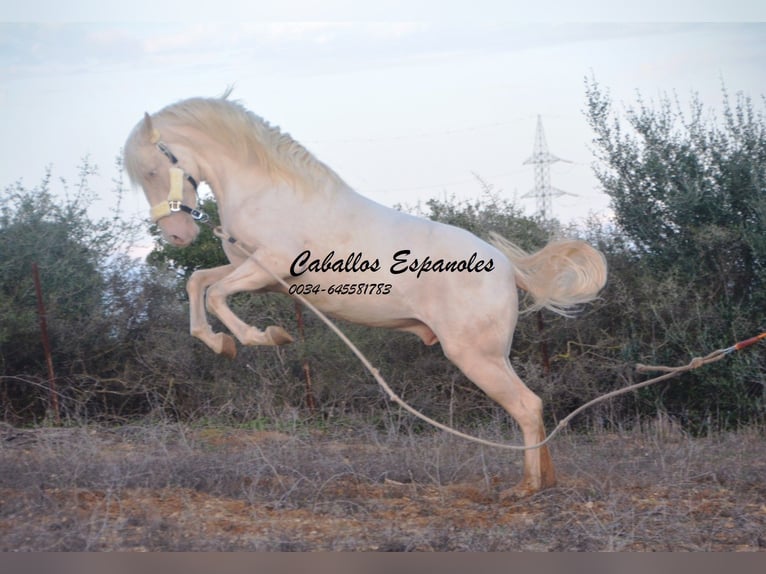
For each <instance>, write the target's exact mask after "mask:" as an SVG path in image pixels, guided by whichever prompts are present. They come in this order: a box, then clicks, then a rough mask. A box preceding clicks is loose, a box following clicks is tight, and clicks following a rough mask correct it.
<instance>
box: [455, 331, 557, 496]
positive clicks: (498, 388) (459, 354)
mask: <svg viewBox="0 0 766 574" xmlns="http://www.w3.org/2000/svg"><path fill="white" fill-rule="evenodd" d="M442 346H443V347H444V346H445V345H444V341H442ZM458 349H459V350H458V351H455V350H450V348H449V346H446V348H445V349H444V350H445V354H447V357H448V358H449V359H450V360H451V361H452V362H453V363H455V365H457V366H458V367H459V368H460V370H462V371H463V373H464V374H465V375H466V376H467V377H468V378H469V379H471V381H473V382H474V383H475V384H476V385H477V386H478V387H479V388H480V389H482V390H483V391H484V392H485V393H487V395H488V396H489V397H491V398H492V399H494V400H495V401H497V402H498V403H499V404H500V405H501V406H502V407H503V408H504V409H505V410H506V411H507V412H508V413H509V414H510V415H511V416H512V417H513V418H514V420H515V421H516V422H517V423H518V424H519V426H520V427H521V431H522V433H523V436H524V445H525V446H530V445H534V444H537V443H539V442H540V441H542V440H543V439H544V438H545V427H544V426H543V415H542V410H543V404H542V400H540V397H538V396H537V395H536V394H534V393H533V392H532V391H531V390H529V388H528V387H527V386H526V385H525V384H524V383H523V381H522V380H521V379H520V378H519V376H518V375H517V374H516V372H515V371H514V370H513V367H511V364H510V361H509V360H508V357H507V356H505V354H503V353H493V354H492V355H490V356H487V354H486V353H482V352H481V351H478V350H476V349H472V348H470V347H467V346H465V345H460V346H459V347H458ZM555 484H556V472H555V470H554V468H553V461H552V459H551V455H550V452H549V451H548V447H547V446H542V447H540V448H536V449H529V450H525V451H524V477H523V479H522V481H521V483H519V485H518V486H517V487H516V488H514V489H513V490H512V491H511V492H510V493H508V494H514V495H526V494H530V493H532V492H535V491H538V490H540V489H543V488H548V487H550V486H553V485H555ZM504 494H506V493H504Z"/></svg>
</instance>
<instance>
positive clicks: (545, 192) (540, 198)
mask: <svg viewBox="0 0 766 574" xmlns="http://www.w3.org/2000/svg"><path fill="white" fill-rule="evenodd" d="M557 161H564V162H567V163H571V162H570V161H569V160H566V159H561V158H560V157H557V156H555V155H553V154H552V153H550V152H549V151H548V144H547V143H546V141H545V132H544V131H543V119H542V118H541V117H540V116H539V115H538V116H537V130H536V131H535V147H534V150H533V151H532V155H531V156H530V157H529V158H528V159H527V160H526V161H525V162H524V165H530V164H531V165H534V166H535V187H534V189H532V191H529V192H527V193H525V194H524V195H522V196H521V197H522V198H525V197H536V198H537V211H538V212H539V213H540V217H542V219H543V220H544V221H547V220H548V219H549V218H550V217H551V216H552V211H553V201H552V200H553V198H554V197H560V196H562V195H575V194H574V193H569V192H568V191H563V190H561V189H558V188H556V187H553V186H552V185H551V164H552V163H556V162H557Z"/></svg>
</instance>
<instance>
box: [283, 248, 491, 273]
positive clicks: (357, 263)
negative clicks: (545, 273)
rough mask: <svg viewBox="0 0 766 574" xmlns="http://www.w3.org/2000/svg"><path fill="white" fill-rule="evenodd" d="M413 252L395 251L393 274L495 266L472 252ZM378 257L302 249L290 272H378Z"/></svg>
mask: <svg viewBox="0 0 766 574" xmlns="http://www.w3.org/2000/svg"><path fill="white" fill-rule="evenodd" d="M411 254H412V251H411V250H409V249H401V250H400V251H397V252H396V253H394V255H393V257H392V258H391V265H390V266H389V271H390V273H391V274H393V275H399V274H400V273H407V272H409V273H415V274H416V277H418V278H419V277H420V276H421V275H422V274H423V273H455V272H461V273H462V272H467V273H480V272H483V271H487V272H489V271H492V270H493V269H494V268H495V262H494V261H493V260H492V259H491V258H490V259H489V260H485V259H479V256H478V255H477V253H476V252H475V251H474V252H473V253H472V254H471V255H470V256H469V257H468V258H467V259H431V257H429V256H428V255H426V256H425V257H423V258H412V257H411ZM380 269H381V264H380V259H378V258H375V259H373V260H372V261H371V260H369V259H367V258H366V257H365V256H364V254H363V253H361V252H360V253H355V252H353V251H352V252H351V253H350V254H349V255H348V256H347V257H346V258H343V257H342V256H336V255H335V251H330V252H329V253H328V254H327V255H325V256H324V257H312V256H311V251H310V250H308V249H306V250H305V251H302V252H301V253H300V255H298V256H297V257H296V258H295V259H294V260H293V263H292V265H290V275H292V276H293V277H299V276H300V275H303V274H304V273H306V272H307V271H308V272H310V273H329V272H333V273H365V272H368V271H372V272H376V271H380Z"/></svg>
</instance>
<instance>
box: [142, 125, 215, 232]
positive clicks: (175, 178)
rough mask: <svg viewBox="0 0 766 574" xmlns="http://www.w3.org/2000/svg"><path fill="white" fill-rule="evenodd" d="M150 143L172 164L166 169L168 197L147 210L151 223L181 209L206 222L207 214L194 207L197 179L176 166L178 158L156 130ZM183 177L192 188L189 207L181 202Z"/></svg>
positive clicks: (197, 219)
mask: <svg viewBox="0 0 766 574" xmlns="http://www.w3.org/2000/svg"><path fill="white" fill-rule="evenodd" d="M152 143H153V144H154V145H156V146H157V149H158V150H159V151H161V152H162V154H163V155H164V156H165V157H166V158H168V159H169V160H170V163H171V164H173V167H171V168H170V169H169V170H168V171H169V172H170V190H169V191H168V198H167V200H165V201H163V202H161V203H158V204H157V205H153V206H152V208H151V210H150V212H149V213H150V214H151V218H152V223H157V222H158V221H159V220H160V219H162V218H163V217H167V216H168V215H170V214H172V213H175V212H176V211H183V212H184V213H188V214H189V215H191V216H192V217H193V218H194V219H195V220H196V221H199V222H200V223H206V222H207V221H208V220H209V219H210V217H209V216H208V214H207V213H205V212H204V211H200V210H199V209H196V207H197V196H198V194H197V187H198V185H197V180H196V179H194V178H193V177H192V176H191V175H189V174H188V173H186V172H185V171H184V170H183V169H181V168H180V167H176V166H177V165H178V158H177V157H176V156H175V154H174V153H173V152H172V151H170V148H169V147H168V146H167V144H165V143H164V142H162V141H160V132H158V131H156V130H155V131H154V133H153V134H152ZM184 179H185V180H186V181H188V182H189V183H190V184H191V185H192V187H193V188H194V207H189V206H188V205H185V204H184V202H183V199H184V198H183V195H184Z"/></svg>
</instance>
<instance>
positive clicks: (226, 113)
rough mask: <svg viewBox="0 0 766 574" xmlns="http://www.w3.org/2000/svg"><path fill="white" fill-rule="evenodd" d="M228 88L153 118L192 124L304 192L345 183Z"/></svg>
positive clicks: (169, 108)
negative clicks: (229, 97)
mask: <svg viewBox="0 0 766 574" xmlns="http://www.w3.org/2000/svg"><path fill="white" fill-rule="evenodd" d="M229 93H230V90H227V91H226V92H225V93H224V94H223V96H221V97H220V98H190V99H187V100H182V101H180V102H176V103H174V104H171V105H169V106H167V107H165V108H163V109H162V110H160V111H159V112H157V113H156V114H154V115H153V116H152V119H153V120H156V122H157V124H159V125H162V126H170V129H171V130H172V129H173V127H175V126H178V127H184V126H188V127H191V128H194V129H196V130H199V131H201V132H203V133H204V134H205V135H207V136H208V137H210V138H212V139H214V140H215V141H217V142H219V143H220V144H222V145H223V146H225V147H226V148H227V149H229V150H231V152H232V153H233V154H238V155H240V156H242V158H243V160H245V161H253V160H255V161H257V162H258V163H259V164H260V165H261V166H262V167H263V168H264V169H265V170H266V171H267V172H268V173H269V175H271V176H272V177H274V178H277V179H281V180H283V181H286V182H288V183H290V184H292V185H293V186H295V187H296V188H297V189H298V190H300V191H302V192H310V191H312V190H317V189H318V188H326V187H327V184H330V187H331V188H335V187H337V186H338V185H345V184H344V183H343V181H342V179H341V178H340V176H338V175H337V174H336V173H335V172H334V171H333V170H332V169H330V168H329V167H327V166H326V165H325V164H324V163H322V162H321V161H319V160H318V159H316V157H314V156H313V155H312V154H311V152H309V151H308V150H307V149H306V148H305V147H303V146H302V145H301V144H300V143H298V142H297V141H295V140H294V139H293V138H292V137H291V136H290V135H289V134H287V133H283V132H282V131H281V130H280V129H279V127H278V126H272V125H270V124H269V123H268V122H267V121H266V120H264V119H263V118H261V117H260V116H258V115H256V114H254V113H253V112H251V111H249V110H247V109H246V108H245V107H244V106H243V105H242V104H240V103H239V102H238V101H236V100H229V99H228V96H229Z"/></svg>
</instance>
